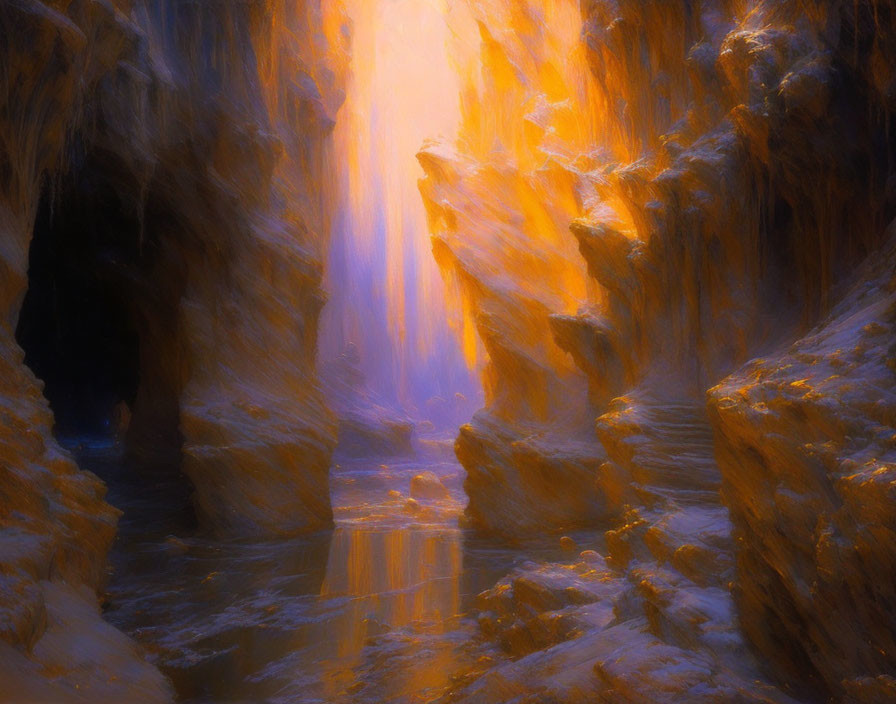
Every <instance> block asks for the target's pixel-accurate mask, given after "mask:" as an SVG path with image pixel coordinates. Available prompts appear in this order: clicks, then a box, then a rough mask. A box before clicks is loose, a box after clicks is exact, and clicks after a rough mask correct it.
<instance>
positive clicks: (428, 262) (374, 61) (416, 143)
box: [320, 0, 478, 408]
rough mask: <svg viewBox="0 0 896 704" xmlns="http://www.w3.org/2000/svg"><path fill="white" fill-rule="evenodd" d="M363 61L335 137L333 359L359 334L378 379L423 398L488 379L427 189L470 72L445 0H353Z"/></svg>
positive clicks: (386, 394)
mask: <svg viewBox="0 0 896 704" xmlns="http://www.w3.org/2000/svg"><path fill="white" fill-rule="evenodd" d="M343 4H344V5H345V10H346V14H347V15H348V17H349V18H350V19H351V29H350V31H351V44H352V71H351V78H350V80H349V86H348V89H347V96H346V102H345V104H344V106H343V108H342V110H341V112H340V115H339V118H338V122H337V127H336V135H335V143H336V146H335V158H336V160H337V168H338V169H339V170H340V172H341V180H340V184H339V191H340V194H339V205H338V209H337V215H336V221H335V224H334V227H333V231H332V242H331V250H330V257H329V262H328V272H327V292H328V297H329V302H328V305H327V310H326V311H325V314H324V324H323V328H322V332H321V343H320V350H321V356H322V358H323V359H326V358H332V357H334V356H336V355H338V354H339V353H340V352H341V351H342V350H343V349H344V348H345V346H346V345H348V344H350V343H353V344H355V345H356V346H357V347H358V349H359V351H360V357H361V362H362V369H363V371H364V373H365V376H366V377H367V381H368V384H369V385H370V387H371V388H372V389H373V390H374V391H375V392H376V393H378V394H379V395H380V396H381V397H382V398H384V399H387V400H390V401H395V402H398V403H400V404H402V405H404V406H405V407H406V408H408V407H419V406H420V405H421V404H423V403H425V402H426V400H427V399H429V398H430V397H433V396H441V397H450V396H453V395H454V394H455V393H457V392H462V393H465V394H466V393H470V392H471V391H473V390H475V389H476V388H477V385H478V382H477V381H476V379H475V377H476V374H475V373H474V372H473V370H471V369H470V368H469V367H468V365H467V363H466V361H465V358H464V354H463V350H462V337H463V329H464V328H463V320H462V316H461V314H460V312H458V311H457V309H456V308H454V307H453V306H450V305H448V304H447V303H446V291H445V285H444V284H443V281H442V277H441V275H440V273H439V269H438V266H437V264H436V263H435V260H434V259H433V256H432V251H431V244H430V237H429V232H428V228H427V221H426V214H425V210H424V206H423V203H422V202H421V198H420V193H419V191H418V185H417V182H418V180H419V179H420V178H421V177H422V176H423V172H422V170H421V168H420V166H419V164H418V162H417V159H416V154H417V152H418V151H419V149H420V147H421V146H422V144H423V143H424V141H425V140H426V139H427V138H429V137H433V136H438V135H442V136H443V137H444V138H446V139H455V138H456V135H457V132H458V128H459V125H460V120H461V110H460V93H461V90H460V79H459V77H458V73H457V71H456V70H455V69H454V67H453V65H452V63H451V61H450V60H449V52H448V47H447V43H448V42H449V41H450V40H452V36H451V33H450V30H449V28H448V26H447V24H446V15H445V13H446V7H445V5H444V0H343Z"/></svg>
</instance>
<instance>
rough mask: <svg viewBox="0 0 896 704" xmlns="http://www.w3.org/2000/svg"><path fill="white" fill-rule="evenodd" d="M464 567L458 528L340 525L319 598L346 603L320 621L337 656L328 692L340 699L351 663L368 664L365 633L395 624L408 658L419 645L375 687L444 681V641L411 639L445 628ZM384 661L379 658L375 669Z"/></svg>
mask: <svg viewBox="0 0 896 704" xmlns="http://www.w3.org/2000/svg"><path fill="white" fill-rule="evenodd" d="M462 566H463V560H462V552H461V533H460V531H459V530H458V529H457V528H454V527H449V526H445V527H441V528H440V529H439V530H433V529H421V528H414V527H411V528H406V527H403V528H395V529H388V528H380V527H357V526H343V527H338V528H337V529H336V531H335V532H334V534H333V540H332V543H331V544H330V554H329V559H328V562H327V574H326V578H325V580H324V583H323V586H322V588H321V598H322V599H325V600H326V599H340V598H347V599H350V604H349V606H348V607H347V608H345V609H343V610H342V612H341V616H340V617H339V618H337V619H335V620H333V621H330V622H328V623H327V626H326V628H327V638H328V639H329V640H331V641H332V642H334V644H335V645H336V648H335V651H336V653H337V657H338V659H339V660H340V667H339V668H338V670H337V672H336V674H334V675H332V678H331V680H330V681H329V682H327V683H326V684H327V689H328V695H329V696H331V697H333V698H334V699H336V698H337V697H339V696H340V695H341V694H342V693H344V692H345V691H346V689H347V688H349V687H350V686H351V684H352V682H353V681H355V679H356V676H357V675H358V673H357V672H356V671H355V670H356V668H358V667H359V666H361V665H362V664H369V662H368V661H367V660H366V659H365V658H366V657H367V656H368V655H369V653H367V654H365V652H364V646H365V644H367V643H368V642H369V639H370V638H371V637H375V636H378V635H382V634H383V633H387V632H389V631H391V630H394V629H405V630H404V632H403V633H402V643H403V645H404V646H405V647H408V648H410V649H411V650H410V651H409V654H410V655H412V656H413V655H416V654H417V652H416V651H419V657H413V658H412V659H411V664H410V666H408V664H407V663H406V664H405V665H404V666H403V667H401V668H400V669H399V668H396V669H395V671H394V672H392V673H385V674H386V676H385V677H384V678H383V682H382V683H381V686H383V687H385V688H386V689H388V693H389V695H390V696H401V695H402V694H408V695H410V694H413V693H419V692H422V691H424V690H428V689H433V688H440V687H443V686H445V685H447V684H448V681H449V677H450V675H451V673H452V671H453V670H455V669H456V668H454V667H452V665H453V664H454V662H455V658H456V654H455V653H454V651H453V649H452V648H450V647H445V644H441V645H440V647H437V648H431V647H426V648H422V647H419V646H418V644H416V643H415V641H414V639H415V638H420V639H423V638H425V637H426V636H429V635H433V634H439V633H443V632H445V630H446V629H447V628H449V627H450V619H451V617H452V616H455V615H457V614H458V613H459V612H460V609H461V603H460V580H461V570H462ZM408 639H410V640H408ZM373 652H376V651H375V650H374V651H373ZM374 657H375V655H374ZM388 666H389V661H388V660H386V659H384V660H383V662H382V663H381V667H379V666H378V669H382V668H385V667H388Z"/></svg>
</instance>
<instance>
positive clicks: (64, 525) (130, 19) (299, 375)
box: [0, 0, 343, 701]
mask: <svg viewBox="0 0 896 704" xmlns="http://www.w3.org/2000/svg"><path fill="white" fill-rule="evenodd" d="M339 24H340V21H339V18H338V17H335V16H330V14H329V10H325V9H324V8H323V7H322V6H321V4H320V3H317V2H308V3H301V2H300V3H284V2H280V1H279V0H271V1H270V2H264V1H262V0H259V1H258V2H249V3H245V2H223V3H214V4H213V5H207V4H202V3H199V4H184V3H180V2H146V3H144V2H141V1H140V0H135V1H134V2H129V1H128V0H120V1H116V2H100V1H94V0H87V1H85V2H75V3H70V2H62V1H59V2H56V1H55V0H47V1H44V2H41V1H39V0H22V1H14V2H7V3H3V4H2V6H0V31H2V34H3V36H4V41H3V42H2V47H0V64H2V65H3V67H4V69H3V77H2V79H0V84H2V90H3V94H4V100H3V106H2V108H0V369H2V381H0V386H2V388H0V407H2V424H0V433H2V435H0V460H2V463H0V496H2V502H0V522H2V534H3V538H2V544H3V548H2V556H0V563H2V571H3V574H4V577H3V581H4V587H3V590H2V595H3V596H2V618H0V621H2V623H3V624H4V625H3V627H2V640H3V643H4V645H3V647H4V648H7V649H11V648H14V649H16V652H17V653H18V655H17V656H16V657H18V658H20V659H21V663H20V664H21V665H22V677H23V678H27V677H26V676H27V673H28V672H35V671H36V670H35V668H39V667H43V668H44V672H45V673H46V672H49V671H50V670H52V672H53V673H54V674H52V675H51V676H49V680H50V684H49V685H48V687H49V689H47V690H46V692H38V690H35V691H34V692H33V696H34V697H35V698H37V699H49V700H54V701H55V700H65V699H72V700H75V701H81V700H85V701H86V700H91V701H97V700H100V699H101V700H115V701H126V700H128V699H132V700H135V701H154V700H164V699H166V698H168V697H169V696H170V695H169V692H168V690H167V685H166V684H165V683H164V679H163V678H162V677H161V676H160V675H159V674H158V673H157V672H156V671H154V670H153V669H152V668H149V667H148V666H146V665H143V664H142V661H141V660H140V659H139V656H138V654H137V653H136V650H135V649H134V648H133V646H131V645H130V644H129V643H122V642H120V641H125V640H126V639H124V638H123V636H121V635H120V634H117V633H115V632H114V631H112V630H111V629H110V628H108V627H106V626H104V625H103V624H102V622H101V621H100V618H99V614H98V613H97V610H96V607H95V605H94V604H92V603H91V602H92V601H93V596H92V594H91V592H92V591H93V590H96V589H98V588H99V587H100V586H101V583H102V580H103V576H104V573H105V554H106V551H107V549H108V547H109V545H110V543H111V541H112V539H113V537H114V534H115V525H116V521H117V512H116V511H115V510H114V509H113V508H111V507H110V506H109V505H108V504H106V503H105V502H104V501H103V496H104V493H105V490H104V487H103V485H102V483H101V482H100V481H99V480H98V479H97V478H96V477H94V476H93V475H90V474H88V473H85V472H81V471H79V470H78V468H77V467H76V466H75V464H74V462H73V461H72V459H71V457H70V456H69V455H68V454H67V453H66V452H64V451H63V450H62V449H61V448H60V446H59V445H58V444H57V442H56V440H55V439H54V437H53V434H52V429H53V425H54V418H53V415H52V413H51V411H50V408H49V406H48V404H47V402H46V401H45V400H44V398H43V396H42V392H43V393H46V395H47V397H48V398H49V399H50V401H51V402H52V403H53V407H54V410H56V411H57V412H58V413H61V412H62V410H61V409H64V408H66V407H67V406H66V395H67V394H69V393H70V392H71V391H72V389H74V388H76V387H77V388H87V389H92V388H97V389H98V388H105V386H103V383H101V382H102V381H103V379H90V378H88V379H86V380H81V382H80V387H78V386H77V384H75V383H74V381H75V380H73V379H72V377H73V376H74V375H76V374H77V373H78V372H77V371H73V369H74V367H73V366H71V365H70V366H68V367H67V366H66V365H67V364H69V362H71V360H72V359H74V358H76V356H77V352H75V353H73V354H70V353H71V352H72V351H71V350H67V349H64V348H60V350H62V352H60V353H52V352H48V351H47V350H48V348H47V344H49V343H46V340H48V339H53V333H52V331H53V330H54V329H56V330H62V331H65V330H69V329H70V328H65V323H64V322H63V321H61V320H60V319H59V318H60V316H59V315H58V313H57V314H56V315H55V316H54V315H53V314H52V310H53V307H52V306H50V307H49V308H47V307H44V303H45V302H46V301H47V300H52V301H53V302H55V303H56V304H58V305H59V308H58V309H57V310H65V311H67V312H68V311H71V310H72V305H73V301H77V300H84V301H88V303H85V304H84V305H85V307H86V309H85V310H80V311H78V310H75V311H74V313H75V315H77V316H79V318H80V319H82V320H83V321H85V325H89V324H90V323H89V322H88V321H90V320H91V319H94V318H103V317H104V316H106V315H107V314H108V311H110V310H113V308H114V310H116V311H118V312H120V314H121V316H122V317H121V318H120V319H116V323H117V325H116V327H117V328H122V329H124V328H127V329H129V330H133V331H134V332H135V333H136V344H135V345H134V346H133V350H130V347H128V345H123V346H122V349H126V350H130V351H126V352H121V351H120V350H118V343H119V342H121V341H120V340H114V341H113V342H114V343H115V344H110V345H107V349H102V348H98V350H93V349H91V350H88V351H87V352H83V351H82V353H81V354H82V355H84V356H87V355H89V354H91V353H93V352H94V351H99V352H102V353H103V354H105V355H107V357H106V362H105V365H103V363H100V364H99V365H97V366H98V367H99V368H102V367H103V366H105V367H106V368H108V369H112V370H113V372H115V373H118V372H119V371H121V372H122V373H121V376H122V378H127V379H131V378H133V379H137V380H138V381H137V382H136V384H135V387H133V388H129V389H128V390H127V391H122V390H121V389H116V391H117V392H118V393H119V394H120V395H119V396H118V397H117V398H113V399H105V398H92V399H87V402H88V403H87V404H85V407H88V406H89V404H90V403H95V405H96V406H97V407H103V404H107V405H108V407H109V411H110V413H109V414H108V415H107V418H108V417H110V416H111V410H112V404H113V402H115V401H121V400H125V401H126V402H127V404H128V405H131V406H132V408H133V418H132V421H131V423H130V427H129V430H128V438H127V444H128V449H129V452H130V453H131V454H132V455H133V456H134V458H135V459H136V460H138V461H139V464H141V465H142V466H144V467H145V468H146V469H147V470H148V471H155V472H158V471H176V472H178V471H183V472H184V473H185V474H186V475H187V476H188V477H189V479H190V481H191V482H192V487H193V489H195V501H196V507H197V513H198V514H199V516H200V518H201V519H202V520H203V521H204V522H205V524H206V525H208V526H209V527H210V528H212V529H214V530H216V531H219V532H222V533H236V534H239V535H253V534H254V535H258V534H265V535H267V534H290V533H294V532H297V531H301V530H306V529H310V528H315V527H318V526H321V525H324V524H327V523H328V522H329V521H330V520H331V512H330V506H329V491H328V486H327V474H328V466H329V457H330V452H331V450H332V448H333V446H334V444H335V423H334V421H333V420H332V419H331V417H330V416H329V413H328V411H327V410H326V408H325V406H324V404H323V400H322V397H321V395H320V393H319V390H318V387H317V384H316V377H315V369H314V355H315V349H316V324H317V323H316V321H317V315H318V313H319V310H320V307H321V305H322V304H323V298H322V294H321V292H320V280H321V265H320V262H321V259H322V249H323V247H324V235H325V233H326V228H327V206H326V201H325V199H324V197H323V195H322V192H321V184H322V183H323V180H324V177H325V169H326V163H327V161H326V150H327V146H326V140H327V135H328V133H329V130H330V128H331V127H332V123H333V119H334V115H335V111H336V109H337V108H338V105H339V101H340V95H339V91H338V86H339V84H340V71H341V68H340V66H341V64H340V61H341V59H342V52H343V48H342V43H341V42H342V40H341V38H340V36H339ZM32 239H33V241H34V247H33V248H30V245H31V243H32ZM29 249H33V251H32V260H31V267H30V269H29ZM38 255H40V257H42V259H40V260H38V259H37V257H38ZM29 275H30V278H29ZM72 282H74V283H72ZM79 287H81V288H79ZM26 291H28V300H27V301H25V306H24V308H23V300H24V299H25V296H26ZM85 291H88V292H89V294H90V295H85V293H84V292H85ZM53 297H55V298H53ZM97 301H98V303H96V302H97ZM94 304H95V307H94V308H93V309H90V308H89V307H90V306H91V305H94ZM48 311H49V312H48ZM76 319H78V318H76ZM68 325H69V326H70V325H71V324H70V323H69V324H68ZM56 326H59V327H58V328H57V327H56ZM17 330H18V333H19V335H20V339H21V341H22V343H23V344H24V345H25V346H26V348H27V349H26V351H27V353H28V355H29V362H30V363H35V364H36V365H37V366H40V364H41V362H42V361H45V360H50V361H49V362H47V363H46V364H45V365H44V366H43V367H42V370H41V371H42V372H46V373H45V374H44V376H45V378H46V380H47V385H46V387H45V388H44V387H43V385H42V384H41V382H40V381H38V380H37V378H36V377H35V375H34V374H33V373H32V371H31V370H29V368H28V367H26V366H25V364H24V361H25V360H24V355H23V353H22V349H21V348H20V347H19V345H18V343H17V340H16V333H17ZM57 337H58V336H57ZM60 344H61V343H60ZM63 352H64V353H63ZM71 364H75V363H74V362H71ZM54 365H55V366H54ZM119 366H121V369H119ZM125 366H127V368H126V369H125V368H124V367H125ZM104 378H105V377H104ZM122 383H125V382H122ZM128 395H130V397H127V398H125V397H126V396H128ZM57 420H58V421H59V424H63V423H64V422H68V421H72V422H73V423H74V424H75V425H77V421H78V420H80V419H77V418H75V419H71V418H67V419H63V418H61V417H60V418H58V419H57ZM62 583H65V584H67V585H68V586H67V587H62V586H61V584H62ZM62 602H65V603H67V604H69V606H71V608H68V607H63V606H61V603H62ZM73 604H77V605H75V606H73ZM75 612H77V614H78V615H77V616H74V615H73V614H74V613H75ZM67 618H71V622H69V621H66V620H65V619H67ZM77 629H82V630H83V633H82V635H83V638H85V639H87V638H94V639H95V644H96V652H97V654H98V655H97V657H96V658H95V661H96V663H104V664H103V665H102V666H103V667H107V668H108V671H107V672H106V673H105V674H104V673H102V672H100V671H99V668H100V665H97V666H96V669H95V670H94V671H91V670H90V669H89V666H88V664H87V663H86V661H85V662H81V661H80V660H79V659H78V658H77V657H74V655H73V653H74V650H73V648H75V646H76V645H77V647H81V646H82V645H83V644H84V643H86V642H87V641H86V640H83V639H82V640H81V641H80V642H79V640H78V635H77V634H78V632H79V631H77ZM91 642H93V641H91ZM91 647H92V646H91ZM104 649H112V650H115V649H117V650H119V651H120V652H118V653H117V654H115V657H112V658H111V659H106V660H103V658H102V657H100V655H99V653H101V652H102V651H103V650H104ZM66 653H68V655H66ZM3 659H4V664H5V665H6V664H10V663H8V662H6V658H5V657H4V658H3ZM26 660H27V661H28V662H30V663H32V664H31V665H28V664H26ZM10 662H11V661H10ZM28 668H31V669H30V670H29V669H28ZM47 668H49V669H47ZM6 674H9V673H5V674H4V677H5V676H6ZM112 675H114V677H118V678H120V679H121V681H122V684H120V685H114V684H107V685H105V686H103V685H102V683H103V682H106V683H108V682H109V681H110V676H112ZM129 680H132V685H131V686H130V687H129V688H127V690H126V691H124V690H122V687H124V682H127V681H129ZM15 681H16V682H18V681H17V680H15ZM18 684H20V685H22V687H24V684H22V683H21V682H18ZM76 685H77V688H78V689H76ZM35 686H37V685H35ZM0 689H2V690H3V696H13V697H14V698H15V696H16V694H15V690H12V689H9V688H7V687H3V688H0ZM21 691H22V692H23V693H25V692H31V690H28V689H21ZM28 696H32V694H29V695H28Z"/></svg>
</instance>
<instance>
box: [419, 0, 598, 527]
mask: <svg viewBox="0 0 896 704" xmlns="http://www.w3.org/2000/svg"><path fill="white" fill-rule="evenodd" d="M535 5H536V4H533V3H509V4H506V5H505V4H504V3H502V2H487V3H476V4H471V5H470V6H469V8H468V9H469V11H470V13H471V14H472V16H473V18H474V19H475V20H476V22H477V23H478V27H479V34H480V39H481V44H480V51H479V52H475V55H474V57H473V59H472V62H473V63H472V67H468V68H467V69H466V70H467V72H468V75H469V78H468V81H467V85H466V87H465V90H464V93H463V95H462V112H463V122H462V127H461V136H460V140H459V143H458V145H459V148H454V146H452V145H448V144H444V143H432V144H429V145H427V146H426V147H425V148H424V149H423V151H422V152H421V153H420V155H419V157H418V158H419V160H420V163H421V165H422V166H423V169H424V171H425V172H426V174H427V178H425V179H424V180H423V181H422V182H421V192H422V194H423V199H424V202H425V203H426V205H427V212H428V215H429V222H430V229H431V232H432V233H433V253H434V255H435V257H436V260H437V261H438V262H439V264H440V265H441V267H442V269H443V272H444V275H445V277H446V279H447V281H448V284H449V289H450V290H451V291H454V292H456V294H457V296H458V299H459V300H458V304H459V305H460V306H461V307H462V310H463V313H464V330H463V337H464V346H465V352H466V354H467V356H468V358H469V359H471V360H473V359H476V358H477V357H479V356H481V355H483V354H484V355H485V368H484V371H483V385H484V391H485V404H486V405H485V408H484V409H483V410H482V411H480V412H479V413H478V414H477V415H476V417H475V418H474V419H473V421H472V422H471V423H470V424H468V425H466V426H465V427H464V428H463V429H462V431H461V434H460V436H459V438H458V441H457V454H458V458H459V459H460V461H461V462H462V463H463V465H464V467H465V469H466V470H467V480H466V483H465V488H466V491H467V494H468V496H469V497H470V504H469V507H468V509H467V513H468V515H469V517H470V518H471V520H472V522H473V523H474V524H475V525H477V526H478V527H479V528H481V529H483V530H487V531H491V532H499V533H503V534H505V535H507V536H511V537H512V536H515V535H516V536H518V535H521V534H525V533H531V532H537V531H539V530H541V529H543V528H548V529H562V528H563V527H566V526H569V525H576V524H582V523H588V522H593V520H594V519H595V517H596V516H597V515H599V513H600V510H599V509H596V508H595V507H594V506H595V505H596V504H597V502H598V497H597V495H596V493H595V491H594V486H593V480H592V478H593V476H594V472H595V470H596V467H597V464H598V462H597V461H596V460H595V459H594V458H595V456H596V455H599V454H600V449H599V445H598V443H596V442H595V441H594V437H593V434H592V433H591V432H590V430H589V428H588V425H589V423H588V422H587V421H586V420H585V419H586V418H587V417H588V413H587V412H586V410H585V409H586V407H587V405H588V398H587V393H586V390H587V382H586V380H585V376H584V375H583V374H582V373H581V372H580V371H579V370H578V369H577V368H576V366H575V364H574V363H573V361H572V360H571V359H570V358H569V356H568V355H567V354H566V353H565V352H564V351H563V350H562V349H561V348H560V347H559V346H558V345H557V344H556V343H555V342H554V339H553V335H552V329H551V320H550V315H551V314H552V313H555V312H561V313H569V314H573V313H575V312H576V310H577V305H578V303H579V301H580V300H581V299H582V298H584V297H585V296H586V291H587V288H588V277H587V274H586V271H585V266H584V263H583V261H582V260H581V258H580V257H579V255H578V252H577V251H576V245H575V242H574V240H572V239H571V238H570V237H569V235H568V232H567V227H568V223H569V221H570V220H571V219H572V218H573V217H574V216H575V214H576V213H577V212H578V208H579V205H580V201H581V197H582V194H581V193H580V189H585V188H586V184H585V182H584V180H583V179H582V177H581V174H580V173H579V172H578V171H576V170H575V169H574V168H572V167H571V165H570V162H571V160H572V158H573V157H574V156H576V155H577V154H578V153H579V152H578V150H583V151H584V150H585V149H586V145H587V144H589V142H590V139H591V133H590V131H589V125H588V124H583V123H582V121H581V120H579V119H578V115H577V112H576V110H577V107H578V106H580V105H581V104H583V102H584V101H585V100H586V94H587V85H588V82H587V81H586V80H585V77H586V74H587V67H586V65H585V62H584V57H583V56H582V54H581V50H579V51H578V55H576V47H577V46H578V44H579V42H578V28H579V25H580V20H579V18H578V11H577V9H576V8H575V6H574V3H548V4H547V5H546V6H545V8H544V13H545V14H544V16H540V14H539V12H540V10H537V9H536V7H535ZM568 55H571V56H573V60H572V61H567V58H568ZM480 64H481V66H480ZM477 74H481V76H482V82H481V84H480V83H479V82H477V80H475V79H474V78H473V76H476V75H477ZM465 75H467V74H465ZM571 96H572V97H571ZM477 336H478V338H477ZM477 339H478V340H479V341H481V343H478V342H477ZM552 488H553V489H552ZM505 489H506V490H507V495H506V496H507V500H503V499H499V497H500V496H501V493H502V491H504V490H505ZM545 491H548V492H551V493H550V498H549V499H546V494H545V493H544V492H545Z"/></svg>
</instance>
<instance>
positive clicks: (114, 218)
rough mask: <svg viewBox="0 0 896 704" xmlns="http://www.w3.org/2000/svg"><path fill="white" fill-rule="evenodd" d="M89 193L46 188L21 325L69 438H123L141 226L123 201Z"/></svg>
mask: <svg viewBox="0 0 896 704" xmlns="http://www.w3.org/2000/svg"><path fill="white" fill-rule="evenodd" d="M89 185H90V184H82V186H88V187H89ZM105 195H107V196H108V194H105ZM85 196H86V194H85V193H84V189H83V188H78V189H75V188H73V187H68V188H66V189H63V190H62V191H61V192H54V191H53V190H51V189H49V188H48V189H45V191H44V195H43V197H42V199H41V203H40V207H39V210H38V214H37V219H36V222H35V226H34V235H33V239H32V242H31V248H30V251H29V267H28V292H27V294H26V296H25V300H24V303H23V305H22V310H21V314H20V316H19V324H18V327H17V328H16V338H17V340H18V342H19V344H20V345H21V347H22V348H23V349H24V350H25V363H26V364H27V365H28V366H29V367H30V368H31V370H32V371H33V372H34V373H35V374H36V375H37V377H38V378H39V379H41V380H43V382H44V384H45V388H44V395H45V396H46V398H47V400H49V402H50V406H51V407H52V409H53V414H54V416H55V419H56V433H57V435H58V436H59V437H60V438H61V439H68V438H73V437H78V436H94V437H96V436H105V437H115V436H119V437H120V436H121V435H123V433H124V431H125V430H126V425H127V423H128V418H129V414H130V409H131V408H133V405H134V401H135V399H136V396H137V389H138V385H139V376H140V341H139V336H138V333H137V330H136V329H135V327H134V325H133V313H132V311H130V310H129V301H130V299H131V298H132V295H131V292H130V291H129V281H128V276H127V273H126V272H127V271H128V268H129V267H128V263H129V260H130V259H131V258H132V254H133V253H131V252H128V251H126V250H127V243H128V242H129V241H131V240H132V239H136V237H135V235H136V234H137V232H138V231H136V230H135V228H138V227H139V224H138V223H135V222H133V221H132V220H131V219H130V218H128V217H127V216H125V215H124V214H123V212H122V209H121V207H120V203H118V202H117V199H115V198H110V197H97V198H93V197H85Z"/></svg>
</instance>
